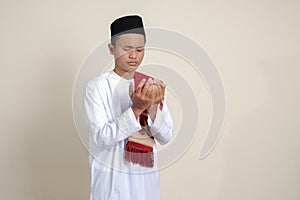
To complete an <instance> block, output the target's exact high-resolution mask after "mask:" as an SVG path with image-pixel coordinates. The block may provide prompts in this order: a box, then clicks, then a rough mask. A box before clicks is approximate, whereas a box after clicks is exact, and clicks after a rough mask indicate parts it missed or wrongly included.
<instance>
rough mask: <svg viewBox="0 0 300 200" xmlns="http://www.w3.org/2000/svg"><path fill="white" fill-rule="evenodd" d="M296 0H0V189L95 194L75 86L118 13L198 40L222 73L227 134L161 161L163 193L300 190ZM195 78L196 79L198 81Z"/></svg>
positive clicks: (31, 199) (265, 194)
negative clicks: (76, 113) (203, 153)
mask: <svg viewBox="0 0 300 200" xmlns="http://www.w3.org/2000/svg"><path fill="white" fill-rule="evenodd" d="M299 9H300V3H299V1H291V0H289V1H266V0H264V1H233V0H231V1H214V0H212V1H174V0H173V1H161V0H160V1H140V0H139V1H120V2H116V1H113V2H111V3H109V2H108V1H102V2H101V1H71V0H69V1H67V0H60V1H33V0H31V1H29V0H28V1H14V0H11V1H9V0H7V1H3V0H1V1H0V30H1V32H0V44H1V46H0V55H1V59H0V67H1V68H0V69H1V79H0V87H1V90H0V91H1V98H0V105H1V114H0V117H1V118H0V119H1V130H0V131H1V135H0V137H1V139H0V141H1V143H0V159H1V165H0V177H1V178H0V198H1V199H7V200H19V199H22V200H40V199H42V200H54V199H61V200H66V199H73V200H77V199H78V200H82V199H88V196H89V181H90V180H89V167H88V153H87V151H86V150H85V148H84V147H83V145H82V144H81V142H80V140H79V137H78V135H77V132H76V129H75V126H74V122H73V118H72V107H71V102H72V87H73V82H74V80H75V77H76V73H77V71H78V70H79V68H80V65H81V63H82V61H83V60H84V59H85V58H86V57H87V55H88V54H89V52H90V51H91V50H92V49H94V48H95V47H96V46H97V45H98V44H99V43H101V42H102V41H104V40H106V39H107V37H108V36H109V29H108V26H109V24H110V22H111V21H112V20H113V19H114V18H115V17H118V16H121V15H124V14H135V13H137V14H140V15H142V16H143V18H144V22H145V24H146V25H147V26H148V27H163V28H168V29H172V30H176V31H178V32H180V33H184V34H185V35H187V36H189V37H190V38H192V39H193V40H194V41H196V42H197V43H199V44H201V45H202V46H203V47H204V48H205V49H206V50H207V52H208V54H209V55H210V57H211V58H212V59H213V61H214V63H215V64H216V65H217V67H218V70H219V72H220V74H221V76H222V78H223V81H224V86H225V90H226V96H227V104H226V121H225V126H224V130H223V135H222V137H221V139H220V141H219V143H218V145H217V146H216V148H215V150H214V151H213V152H212V154H210V155H209V157H207V158H206V159H205V160H198V157H199V150H200V144H201V143H202V141H203V134H204V132H205V130H206V129H207V127H208V119H206V118H204V117H206V116H209V115H210V112H209V109H207V110H204V112H202V113H200V114H199V115H201V116H202V117H203V118H204V119H203V120H204V123H203V125H202V124H200V127H199V135H198V137H197V138H196V140H195V141H194V143H193V144H192V146H191V148H190V149H189V150H188V151H187V152H186V153H185V154H184V156H183V157H182V158H180V159H179V160H178V161H177V162H176V163H174V164H173V165H171V166H170V167H168V168H166V169H164V170H162V171H161V193H162V199H172V200H173V199H205V200H241V199H242V200H253V199H255V200H266V199H272V200H282V199H288V200H298V199H300V190H299V188H300V170H299V168H300V156H299V153H300V134H299V130H298V128H299V122H300V121H299V119H300V107H299V105H298V102H299V100H300V94H299V89H300V79H299V78H298V75H299V72H300V69H299V64H300V61H299V57H300V47H299V44H300V38H299V35H300V28H299V24H300V14H299ZM194 87H197V85H194Z"/></svg>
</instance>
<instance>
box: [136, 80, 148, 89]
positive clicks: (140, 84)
mask: <svg viewBox="0 0 300 200" xmlns="http://www.w3.org/2000/svg"><path fill="white" fill-rule="evenodd" d="M145 82H146V79H144V78H143V79H142V80H141V82H140V83H139V84H138V86H137V88H136V89H135V90H136V91H137V92H141V91H142V87H143V85H144V84H145Z"/></svg>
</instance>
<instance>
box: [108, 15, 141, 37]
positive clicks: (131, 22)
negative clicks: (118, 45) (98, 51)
mask: <svg viewBox="0 0 300 200" xmlns="http://www.w3.org/2000/svg"><path fill="white" fill-rule="evenodd" d="M110 32H111V37H113V36H117V35H122V34H125V33H138V34H143V35H144V36H145V30H144V26H143V20H142V18H141V17H140V16H138V15H129V16H124V17H121V18H118V19H116V20H115V21H114V22H113V23H111V25H110Z"/></svg>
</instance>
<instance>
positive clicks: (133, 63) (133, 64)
mask: <svg viewBox="0 0 300 200" xmlns="http://www.w3.org/2000/svg"><path fill="white" fill-rule="evenodd" d="M128 64H129V65H130V66H136V65H137V62H128Z"/></svg>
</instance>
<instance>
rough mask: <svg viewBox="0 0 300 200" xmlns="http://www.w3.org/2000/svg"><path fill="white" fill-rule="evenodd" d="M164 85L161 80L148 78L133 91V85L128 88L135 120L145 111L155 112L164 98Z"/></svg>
mask: <svg viewBox="0 0 300 200" xmlns="http://www.w3.org/2000/svg"><path fill="white" fill-rule="evenodd" d="M165 88H166V86H165V84H164V83H163V82H162V81H161V80H156V79H152V78H149V79H148V80H146V79H142V81H141V82H140V83H139V84H138V86H137V88H136V89H135V91H133V83H130V86H129V95H130V97H131V100H132V106H131V108H132V110H133V112H134V115H135V117H136V118H137V117H138V116H140V115H141V114H142V112H143V111H144V110H146V109H148V110H155V113H156V108H157V106H158V104H159V103H160V101H162V100H163V98H164V96H165Z"/></svg>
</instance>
